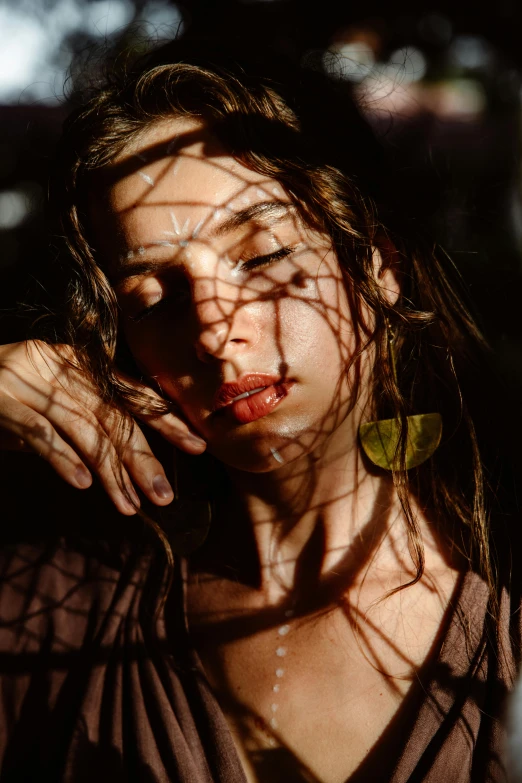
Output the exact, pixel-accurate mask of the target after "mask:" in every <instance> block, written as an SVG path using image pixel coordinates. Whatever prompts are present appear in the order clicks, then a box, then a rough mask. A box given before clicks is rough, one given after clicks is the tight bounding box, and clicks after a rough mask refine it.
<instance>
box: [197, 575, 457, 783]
mask: <svg viewBox="0 0 522 783" xmlns="http://www.w3.org/2000/svg"><path fill="white" fill-rule="evenodd" d="M205 584H206V587H203V588H202V587H201V586H199V587H197V588H192V589H190V590H189V593H188V597H189V623H190V625H191V633H192V638H193V640H194V643H195V645H196V649H197V651H198V653H199V656H200V658H201V661H202V664H203V667H204V669H205V672H206V675H207V677H208V679H209V681H210V684H211V685H212V687H213V689H214V691H215V693H216V696H217V698H218V700H219V702H220V705H221V707H222V709H223V711H224V713H225V715H226V717H227V720H228V723H229V726H230V729H231V732H232V735H233V738H234V740H235V744H236V747H237V750H238V753H239V756H240V758H241V760H242V763H243V766H244V768H245V772H246V774H247V779H248V781H249V783H264V782H265V781H267V782H268V781H270V783H283V781H288V780H290V779H291V780H295V781H300V780H303V781H309V780H311V781H321V783H341V782H342V781H345V780H346V779H347V778H348V777H349V776H350V775H351V774H352V773H353V772H354V771H355V770H356V769H357V767H358V766H359V765H360V763H361V762H362V761H363V760H364V759H365V757H366V755H367V754H368V752H369V751H370V750H371V748H372V747H373V746H374V745H375V743H376V742H377V741H378V740H379V737H380V736H381V735H382V733H383V732H384V730H385V729H386V728H387V727H388V725H389V724H390V722H391V721H392V719H393V717H394V716H395V715H396V713H397V711H398V710H399V707H400V706H401V704H402V702H403V700H404V698H405V696H406V694H407V693H408V690H409V689H410V687H411V685H412V682H413V681H414V680H415V674H416V672H417V671H418V669H419V667H420V666H421V665H422V664H423V662H424V661H425V660H426V658H427V657H428V656H429V654H430V651H431V650H433V649H434V648H435V647H436V641H437V636H438V633H439V630H440V628H441V623H442V620H443V616H444V611H445V609H446V606H447V602H448V595H449V594H451V590H448V589H447V590H446V591H444V593H438V592H436V591H435V592H433V591H432V590H431V591H430V590H428V589H426V588H425V587H424V586H423V585H416V586H414V587H412V588H409V589H408V590H409V595H408V590H406V591H403V593H402V594H399V596H397V597H394V598H391V599H388V600H387V601H384V602H381V603H380V604H379V603H378V604H377V605H375V606H373V607H372V608H371V609H370V608H368V607H367V606H366V605H365V604H362V603H361V596H360V595H359V596H358V597H357V599H356V597H355V596H350V595H347V596H344V597H343V600H342V601H341V602H339V603H338V604H337V605H335V606H334V607H328V609H324V610H321V611H317V612H315V613H313V614H311V615H306V616H301V615H300V614H299V613H295V611H294V610H292V609H291V608H286V609H285V608H284V605H283V606H279V607H275V608H274V607H266V606H264V605H263V603H262V602H261V601H260V600H259V597H258V596H256V595H255V594H250V593H249V592H248V591H245V592H242V591H239V593H238V592H237V591H235V590H231V589H230V586H229V585H226V584H220V585H217V584H215V583H214V589H213V590H212V593H211V594H210V593H209V592H208V590H209V583H208V582H207V583H205ZM210 584H211V583H210ZM452 584H453V586H454V581H453V580H452V579H449V580H448V584H447V585H446V587H447V588H451V586H452ZM368 599H369V597H368V596H366V597H365V599H364V600H366V604H367V603H368V602H369V603H370V604H371V603H372V602H371V600H370V601H368ZM203 608H204V611H203Z"/></svg>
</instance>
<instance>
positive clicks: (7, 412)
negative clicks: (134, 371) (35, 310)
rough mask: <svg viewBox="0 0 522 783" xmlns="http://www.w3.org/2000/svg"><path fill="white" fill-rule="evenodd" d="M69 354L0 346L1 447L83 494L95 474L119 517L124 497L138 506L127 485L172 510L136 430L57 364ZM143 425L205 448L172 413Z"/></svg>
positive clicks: (33, 345)
mask: <svg viewBox="0 0 522 783" xmlns="http://www.w3.org/2000/svg"><path fill="white" fill-rule="evenodd" d="M67 350H70V349H67V348H65V347H63V346H61V347H60V348H59V349H57V348H56V349H55V348H53V347H51V346H49V345H46V344H45V343H42V342H39V341H34V340H30V341H27V342H22V343H13V344H11V345H3V346H0V448H2V449H30V450H31V451H34V452H36V453H37V454H39V455H40V456H41V457H43V458H44V459H46V460H47V461H48V462H49V463H50V464H51V465H52V467H53V468H54V469H55V470H56V472H57V473H58V474H59V475H60V476H61V477H62V478H64V479H65V480H66V481H67V482H68V483H69V484H71V485H72V486H74V487H77V488H79V489H85V488H87V487H89V486H90V485H91V483H92V472H94V473H96V474H97V475H98V477H99V479H100V481H101V483H102V485H103V486H104V488H105V490H106V491H107V493H108V495H109V497H110V498H111V499H112V501H113V502H114V504H115V505H116V507H117V509H118V510H119V511H120V512H121V513H122V514H129V515H130V514H134V513H135V511H136V509H135V508H134V507H133V505H132V503H130V502H129V499H128V498H127V497H126V492H127V493H128V495H129V497H130V498H132V499H133V501H134V502H135V503H136V505H139V499H138V496H137V495H136V492H135V490H134V487H133V484H136V485H137V486H138V487H139V488H140V489H141V490H142V491H143V493H144V494H145V495H146V496H147V498H149V500H151V501H152V502H153V503H155V504H157V505H159V506H163V505H166V504H167V503H170V502H171V500H172V498H173V493H172V489H171V487H170V484H169V482H168V481H167V478H166V476H165V471H164V470H163V467H162V465H161V463H160V462H159V461H158V460H157V459H156V457H155V456H154V454H153V453H152V451H151V449H150V447H149V445H148V443H147V440H146V438H145V436H144V435H143V433H142V431H141V429H140V428H139V426H138V425H137V424H135V423H134V422H131V424H130V425H129V423H128V422H126V420H125V418H124V417H123V416H122V414H121V413H120V412H119V411H117V410H116V409H115V408H111V407H109V406H108V405H107V404H105V403H103V402H102V401H101V400H100V399H99V397H98V396H97V394H96V392H95V390H94V389H93V387H92V386H91V385H90V384H89V383H88V382H87V381H86V380H85V378H84V377H83V376H82V375H81V374H80V373H79V372H76V371H75V370H74V369H73V368H72V367H71V366H70V365H69V364H68V363H67V362H66V360H65V359H64V358H63V357H64V356H65V355H66V353H65V351H67ZM137 386H138V384H137ZM142 388H143V387H142ZM146 391H147V393H148V394H150V395H151V396H157V395H156V392H154V390H152V389H146ZM143 421H145V422H146V423H147V424H148V425H149V426H150V427H152V428H153V429H155V430H157V431H158V432H160V433H161V434H162V435H163V436H164V437H165V438H166V439H167V440H168V441H170V442H171V443H172V444H174V445H175V446H176V447H178V448H180V449H183V450H184V451H187V452H189V453H191V454H199V453H201V452H203V451H204V450H205V445H206V444H205V442H204V441H203V440H202V439H201V438H199V437H198V436H197V435H194V434H193V433H192V432H190V430H189V428H188V427H187V425H186V424H185V423H184V422H183V421H181V420H180V419H178V418H177V417H176V416H174V415H173V414H172V413H168V414H165V415H163V416H156V417H150V416H148V417H147V416H144V417H143ZM122 427H124V428H125V437H124V438H122V437H121V432H122V429H121V428H122ZM121 442H123V443H124V444H125V445H124V448H123V453H121V454H120V455H119V456H120V457H121V459H118V456H117V454H116V448H115V444H116V443H121ZM125 490H126V492H125Z"/></svg>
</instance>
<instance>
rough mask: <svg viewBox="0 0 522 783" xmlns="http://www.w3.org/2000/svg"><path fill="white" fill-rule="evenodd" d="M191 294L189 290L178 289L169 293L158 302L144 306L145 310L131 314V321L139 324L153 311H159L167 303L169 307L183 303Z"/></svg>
mask: <svg viewBox="0 0 522 783" xmlns="http://www.w3.org/2000/svg"><path fill="white" fill-rule="evenodd" d="M189 296H190V294H189V292H188V291H177V292H174V293H172V294H168V295H167V296H164V297H163V298H162V299H159V300H158V301H157V302H154V304H151V305H148V307H144V308H143V310H140V311H139V312H137V313H135V314H134V315H129V321H132V322H133V323H135V324H137V323H139V322H140V321H143V319H144V318H147V316H149V315H151V314H152V313H157V312H158V311H160V310H162V309H163V308H164V307H165V306H166V305H169V307H175V306H176V305H179V304H183V302H184V301H186V299H187V298H188V297H189Z"/></svg>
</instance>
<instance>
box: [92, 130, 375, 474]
mask: <svg viewBox="0 0 522 783" xmlns="http://www.w3.org/2000/svg"><path fill="white" fill-rule="evenodd" d="M119 163H120V164H121V166H122V167H123V168H126V170H127V171H130V172H131V173H127V174H125V175H124V176H122V177H121V178H120V179H118V181H117V182H116V184H114V185H112V186H111V187H110V189H109V190H108V195H107V200H106V201H105V202H104V203H103V204H97V205H95V206H94V207H93V213H94V215H93V216H94V223H95V230H96V233H97V235H98V237H99V243H100V245H101V250H102V252H103V255H104V256H105V257H106V258H107V260H108V264H109V272H110V276H111V279H112V281H113V284H114V287H115V290H116V293H117V297H118V302H119V304H120V306H121V311H122V323H123V326H124V330H125V334H126V337H127V340H128V343H129V346H130V349H131V351H132V353H133V354H134V356H135V358H136V361H137V363H138V365H139V366H140V368H141V369H142V370H143V372H144V373H145V374H146V375H147V376H148V377H149V378H150V379H153V380H154V381H155V383H156V384H157V385H158V386H159V387H160V389H161V390H162V392H163V394H164V395H165V396H167V397H168V398H170V399H172V400H174V401H175V402H176V403H177V404H178V406H179V409H180V410H181V412H182V414H183V416H184V417H185V418H186V419H187V421H188V422H190V424H191V425H192V427H193V428H194V429H195V430H196V431H197V432H198V433H200V434H201V435H202V437H203V438H204V439H205V440H206V441H207V443H208V448H209V450H210V452H211V453H213V454H214V455H215V456H216V457H217V458H218V459H220V460H222V461H223V462H225V463H226V464H229V465H231V466H234V467H236V468H239V469H243V470H248V471H254V472H261V471H268V470H272V469H275V468H278V467H280V466H281V464H282V463H288V462H291V461H294V460H295V459H296V458H298V457H300V456H302V455H304V454H309V453H310V452H315V451H316V450H318V449H321V447H323V446H325V445H326V444H327V443H328V442H329V441H330V440H331V439H332V437H337V438H339V437H340V436H341V439H342V440H343V442H344V443H345V444H346V448H353V447H354V440H355V435H354V433H355V432H356V426H354V422H353V421H352V422H351V423H350V422H349V420H350V419H352V418H353V416H354V413H353V412H351V413H350V411H351V409H352V404H353V400H352V394H351V385H353V383H352V382H351V379H350V376H351V375H353V373H349V372H347V367H348V365H349V363H350V360H351V358H352V355H353V352H354V349H355V339H354V332H353V328H352V322H351V317H350V309H349V306H348V300H347V295H346V291H345V287H344V284H343V280H342V276H341V272H340V268H339V264H338V262H337V258H336V256H335V253H334V252H333V251H332V249H331V243H330V241H329V239H328V237H326V236H324V235H321V234H319V233H316V232H312V231H311V230H310V229H309V228H307V227H305V226H304V225H303V223H302V221H301V220H300V219H299V217H298V215H297V213H296V210H295V208H294V207H293V205H292V203H291V201H290V199H289V197H288V195H287V194H286V193H285V192H284V190H283V188H282V187H281V186H280V185H279V184H278V182H277V181H275V180H273V179H267V178H266V177H264V176H262V175H260V174H258V173H256V172H254V171H251V170H250V169H248V168H246V167H245V166H243V165H242V164H241V163H239V162H237V161H236V160H234V159H233V158H232V157H230V155H228V154H227V153H226V152H225V151H224V149H223V148H221V147H220V146H219V144H218V143H217V142H216V140H215V139H214V138H213V137H212V136H211V135H210V133H209V132H208V131H206V130H205V128H204V127H203V126H201V125H199V124H196V123H195V122H194V121H188V120H186V119H172V120H168V121H166V120H165V121H162V122H161V123H158V124H157V125H155V126H154V127H153V128H151V129H150V130H149V131H148V132H147V133H146V134H145V135H143V136H142V137H141V139H140V141H139V144H134V145H133V147H132V148H129V149H128V150H127V151H126V152H125V154H124V155H123V156H121V158H120V160H119ZM363 378H364V373H363ZM363 384H364V381H363Z"/></svg>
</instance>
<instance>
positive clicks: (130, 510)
mask: <svg viewBox="0 0 522 783" xmlns="http://www.w3.org/2000/svg"><path fill="white" fill-rule="evenodd" d="M120 504H121V506H122V508H123V511H127V512H128V513H129V514H135V513H136V509H135V508H134V506H133V505H132V503H131V502H130V501H129V500H127V498H126V497H124V496H123V495H122V496H121V498H120Z"/></svg>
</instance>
